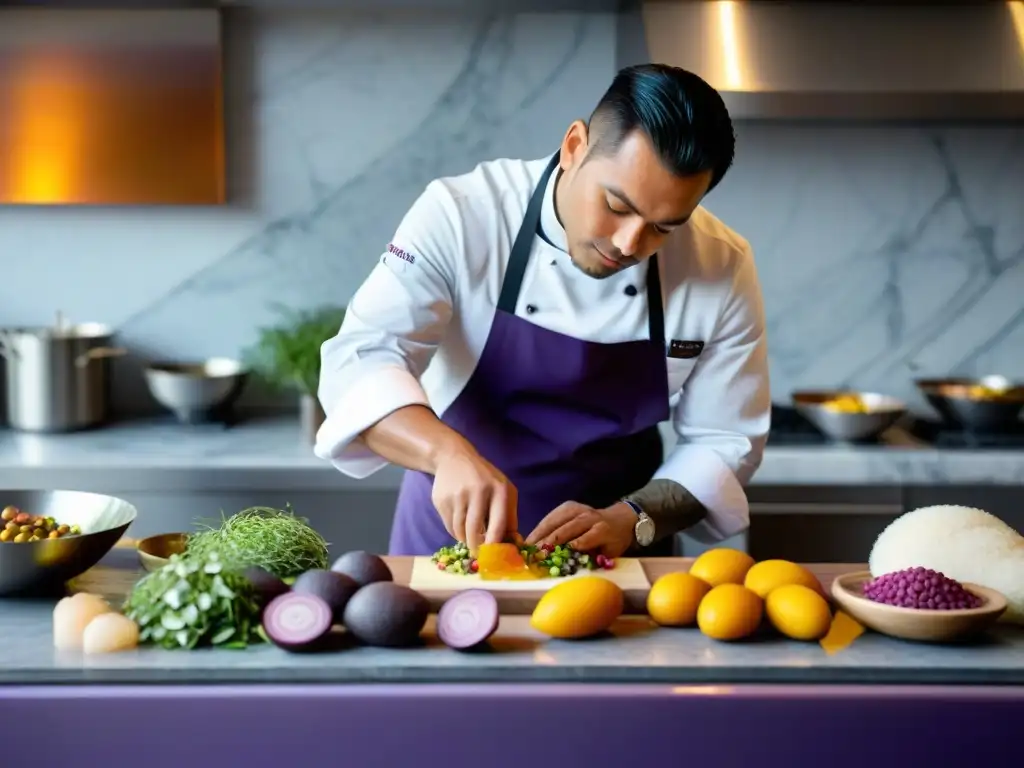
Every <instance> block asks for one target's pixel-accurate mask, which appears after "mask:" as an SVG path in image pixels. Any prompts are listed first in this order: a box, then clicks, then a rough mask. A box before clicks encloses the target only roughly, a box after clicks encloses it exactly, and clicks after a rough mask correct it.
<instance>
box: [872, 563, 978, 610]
mask: <svg viewBox="0 0 1024 768" xmlns="http://www.w3.org/2000/svg"><path fill="white" fill-rule="evenodd" d="M863 593H864V597H866V598H868V599H869V600H873V601H874V602H876V603H882V604H884V605H894V606H899V607H903V608H915V609H918V610H929V611H949V610H958V609H959V610H962V609H964V608H977V607H978V606H980V605H981V602H982V601H981V599H980V598H979V597H978V596H977V595H975V594H973V593H972V592H968V591H967V590H966V589H964V587H963V585H962V584H960V582H958V581H955V580H953V579H951V578H949V577H948V576H946V575H945V574H942V573H939V572H938V571H933V570H931V569H930V568H922V567H920V566H918V567H915V568H905V569H904V570H902V571H893V572H892V573H885V574H882V575H881V576H879V577H877V578H874V579H871V580H870V581H868V582H865V584H864V586H863Z"/></svg>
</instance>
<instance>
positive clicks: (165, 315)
mask: <svg viewBox="0 0 1024 768" xmlns="http://www.w3.org/2000/svg"><path fill="white" fill-rule="evenodd" d="M615 24H616V21H615V18H614V17H613V16H608V15H572V14H560V15H548V16H539V15H524V16H517V17H503V18H497V19H491V20H487V21H483V20H478V19H472V18H458V17H455V16H447V17H446V16H444V15H439V14H430V15H426V14H424V15H420V16H410V15H408V14H405V15H402V16H394V15H390V16H389V15H355V14H352V13H342V12H336V11H335V12H330V11H327V12H325V11H319V12H315V11H310V12H307V11H289V12H261V13H259V14H257V15H256V16H255V17H252V18H247V19H240V20H238V21H237V22H236V23H235V24H233V25H232V27H231V30H230V38H229V40H230V47H229V57H228V62H229V66H228V74H229V78H230V81H229V97H228V98H229V104H228V107H229V117H230V118H231V120H230V125H229V145H230V156H231V160H232V169H231V186H232V189H233V199H234V200H235V202H234V203H233V204H232V205H231V206H228V207H225V208H220V209H205V210H203V209H173V210H160V209H144V208H141V209H140V208H118V209H114V208H110V209H75V208H68V209H27V208H7V209H2V208H0V258H2V260H3V262H2V263H3V264H4V266H5V280H4V282H3V284H2V285H0V325H11V324H17V325H26V324H36V323H47V322H50V321H51V319H52V317H53V316H54V314H55V312H56V311H57V310H58V309H59V310H61V311H63V312H64V313H65V314H66V315H68V316H69V317H71V318H73V319H77V320H94V321H100V322H105V323H108V324H110V325H112V326H114V327H115V328H117V329H118V332H119V336H120V340H121V341H122V342H123V343H124V344H126V345H128V346H129V347H130V348H131V349H132V350H133V352H134V353H135V355H134V358H133V361H131V362H128V363H119V369H118V379H117V386H116V392H117V399H118V402H119V404H120V405H122V406H123V407H124V408H126V409H131V410H134V409H135V408H136V407H139V406H143V407H144V406H146V405H148V402H149V401H148V397H147V395H146V393H145V388H144V386H142V385H141V382H140V380H139V378H138V376H137V366H138V364H139V362H140V361H142V360H145V359H152V358H178V359H182V358H188V359H191V358H199V357H206V356H214V355H228V356H233V355H236V354H238V353H239V351H240V349H241V348H242V347H243V346H244V345H247V344H249V343H250V342H251V341H252V339H253V337H254V331H255V328H256V327H257V326H259V325H262V324H265V323H267V322H271V321H272V320H273V319H274V318H273V314H272V310H271V308H270V307H271V304H272V303H274V302H278V303H284V304H287V305H291V306H309V305H318V304H322V303H327V302H334V303H339V304H344V303H345V302H346V301H347V300H348V299H349V297H350V296H351V294H352V292H353V291H354V290H355V288H356V287H357V286H358V284H359V283H360V282H361V280H362V279H363V277H364V276H365V275H366V273H367V272H368V271H369V270H370V268H371V267H372V266H373V264H374V263H375V262H376V260H377V258H378V256H379V253H380V249H381V246H382V245H383V244H385V243H386V242H387V240H388V238H389V237H390V235H391V233H392V232H393V230H394V227H395V226H396V224H397V223H398V221H399V219H400V218H401V216H402V214H403V213H404V212H405V210H406V209H407V207H408V206H409V205H410V204H411V202H412V201H413V200H414V199H415V197H416V196H417V195H418V194H419V192H420V191H421V190H422V189H423V187H424V186H425V185H426V184H427V182H429V181H430V180H431V179H433V178H435V177H437V176H439V175H445V174H453V173H460V172H463V171H467V170H469V169H470V168H471V167H472V166H473V165H474V164H475V163H477V162H479V161H481V160H484V159H488V158H492V157H497V156H510V157H524V156H525V157H539V156H541V155H543V154H546V153H548V152H550V151H553V150H554V149H555V148H556V147H557V145H558V142H559V141H560V139H561V136H562V134H563V132H564V130H565V128H566V126H567V125H568V123H569V122H570V121H571V120H572V119H574V118H576V117H581V116H585V115H586V113H587V112H588V111H589V109H590V108H591V107H592V105H593V103H594V102H595V100H596V99H597V98H598V96H599V95H600V94H601V92H602V91H603V89H604V88H605V87H606V86H607V84H608V82H609V80H610V78H611V76H612V74H613V73H614V71H615V67H616V62H615ZM738 134H739V146H738V158H737V165H736V167H735V168H734V170H733V171H731V173H730V175H729V177H728V178H727V180H726V181H725V183H724V184H723V186H722V187H720V188H719V189H717V190H716V191H715V192H714V193H713V195H712V196H711V197H710V198H709V199H708V201H707V205H708V207H709V208H710V209H711V210H712V211H714V212H715V213H716V214H717V215H719V216H721V217H722V218H723V219H724V220H725V221H726V222H728V223H729V224H730V225H732V226H733V227H734V228H736V229H737V230H738V231H740V232H741V233H742V234H743V235H745V236H746V237H747V238H748V239H749V240H750V241H751V242H752V243H753V245H754V248H755V252H756V255H757V259H758V264H759V268H760V273H761V279H762V282H763V287H764V292H765V297H766V303H767V311H768V315H769V322H770V348H771V363H772V379H773V389H774V390H775V392H776V399H777V400H786V399H788V394H789V392H790V390H792V389H793V388H795V387H803V386H831V385H836V384H841V383H844V384H849V385H852V386H856V387H860V388H870V389H877V390H883V391H887V392H892V393H894V394H900V395H904V396H908V397H912V396H913V386H912V384H911V379H912V378H913V377H915V376H919V375H924V374H945V373H967V374H976V373H984V372H1000V373H1004V374H1007V375H1016V376H1021V377H1024V355H1022V354H1021V353H1020V350H1021V349H1022V348H1024V300H1022V296H1024V127H1018V128H955V127H951V126H938V127H902V126H901V127H894V126H871V125H863V126H853V125H840V126H835V125H833V126H827V125H808V124H803V125H798V124H794V125H782V124H751V125H740V126H738ZM912 399H913V397H912Z"/></svg>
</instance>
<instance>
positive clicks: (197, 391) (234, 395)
mask: <svg viewBox="0 0 1024 768" xmlns="http://www.w3.org/2000/svg"><path fill="white" fill-rule="evenodd" d="M145 376H146V384H147V386H148V387H149V392H150V394H151V395H153V398H154V399H155V400H156V401H157V402H158V403H160V405H162V406H164V407H165V408H167V409H168V410H169V411H171V412H172V413H173V414H174V415H175V417H177V419H178V421H180V422H182V423H185V424H195V423H199V422H203V421H209V420H212V419H214V418H215V416H216V414H217V413H218V412H219V411H224V410H226V409H227V408H229V407H230V406H231V405H232V404H233V403H234V401H235V400H237V399H238V396H239V395H241V394H242V390H243V389H244V388H245V384H246V381H247V380H248V377H249V370H248V368H246V367H245V366H244V365H243V364H242V363H240V362H238V361H237V360H231V359H230V358H225V357H214V358H210V359H209V360H206V361H204V362H201V363H170V362H157V363H150V364H149V365H147V366H146V369H145Z"/></svg>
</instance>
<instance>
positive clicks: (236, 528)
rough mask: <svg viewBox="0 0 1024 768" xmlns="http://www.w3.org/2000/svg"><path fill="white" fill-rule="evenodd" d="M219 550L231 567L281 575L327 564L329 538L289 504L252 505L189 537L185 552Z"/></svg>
mask: <svg viewBox="0 0 1024 768" xmlns="http://www.w3.org/2000/svg"><path fill="white" fill-rule="evenodd" d="M210 552H216V553H217V554H218V556H219V557H220V558H221V561H223V562H226V563H229V564H230V565H231V567H233V568H237V569H245V568H248V567H249V566H254V565H255V566H259V567H260V568H262V569H264V570H265V571H268V572H270V573H272V574H274V575H275V576H277V577H278V578H279V579H288V578H292V577H295V576H298V575H299V574H301V573H305V572H306V571H308V570H311V569H313V568H326V567H327V557H328V553H327V542H326V541H325V540H324V537H323V536H321V535H320V534H319V533H317V532H316V531H315V530H314V529H313V528H312V527H310V525H309V522H308V521H307V520H306V519H305V518H303V517H297V516H296V515H295V513H294V512H293V511H292V508H291V506H290V505H286V507H285V509H283V510H281V509H274V508H273V507H250V508H248V509H243V510H242V511H241V512H238V513H237V514H234V515H232V516H231V517H229V518H227V519H225V520H223V521H222V522H221V523H220V525H218V526H216V527H210V526H207V527H206V530H202V531H199V532H197V533H193V534H191V535H190V536H189V537H188V541H187V543H186V546H185V556H186V557H188V558H192V557H199V558H202V557H205V556H206V555H207V554H208V553H210Z"/></svg>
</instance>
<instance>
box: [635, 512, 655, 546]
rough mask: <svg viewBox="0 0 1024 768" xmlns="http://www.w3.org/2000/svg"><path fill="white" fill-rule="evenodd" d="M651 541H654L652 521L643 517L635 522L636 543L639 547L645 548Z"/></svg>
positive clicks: (645, 516)
mask: <svg viewBox="0 0 1024 768" xmlns="http://www.w3.org/2000/svg"><path fill="white" fill-rule="evenodd" d="M652 541H654V521H653V520H651V518H649V517H647V515H644V516H643V517H641V518H640V519H639V520H637V521H636V543H637V544H639V545H640V546H641V547H646V546H648V545H649V544H650V543H651V542H652Z"/></svg>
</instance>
